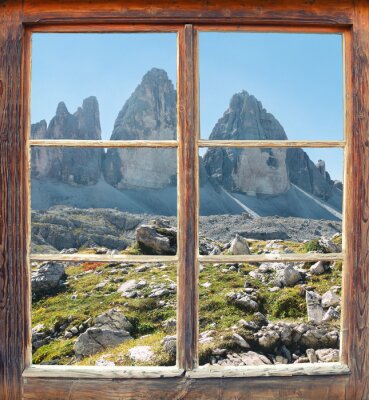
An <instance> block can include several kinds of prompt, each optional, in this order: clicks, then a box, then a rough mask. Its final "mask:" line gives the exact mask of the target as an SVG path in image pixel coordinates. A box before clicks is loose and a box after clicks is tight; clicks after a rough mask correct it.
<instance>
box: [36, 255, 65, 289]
mask: <svg viewBox="0 0 369 400" xmlns="http://www.w3.org/2000/svg"><path fill="white" fill-rule="evenodd" d="M64 277H65V268H64V264H63V263H59V262H54V261H48V262H46V263H43V264H42V265H41V266H40V267H39V268H38V269H37V270H36V271H34V272H32V278H31V283H32V295H33V296H34V297H39V296H42V295H48V294H51V293H53V292H55V291H56V290H57V289H59V288H60V287H61V284H62V282H63V280H64Z"/></svg>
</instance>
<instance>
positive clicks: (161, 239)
mask: <svg viewBox="0 0 369 400" xmlns="http://www.w3.org/2000/svg"><path fill="white" fill-rule="evenodd" d="M136 242H137V243H138V245H139V246H140V248H141V249H142V251H143V252H144V253H146V254H176V252H177V230H176V229H175V228H173V227H170V226H169V225H167V224H166V223H163V222H162V221H160V220H155V221H152V223H151V225H141V226H139V227H138V228H137V229H136Z"/></svg>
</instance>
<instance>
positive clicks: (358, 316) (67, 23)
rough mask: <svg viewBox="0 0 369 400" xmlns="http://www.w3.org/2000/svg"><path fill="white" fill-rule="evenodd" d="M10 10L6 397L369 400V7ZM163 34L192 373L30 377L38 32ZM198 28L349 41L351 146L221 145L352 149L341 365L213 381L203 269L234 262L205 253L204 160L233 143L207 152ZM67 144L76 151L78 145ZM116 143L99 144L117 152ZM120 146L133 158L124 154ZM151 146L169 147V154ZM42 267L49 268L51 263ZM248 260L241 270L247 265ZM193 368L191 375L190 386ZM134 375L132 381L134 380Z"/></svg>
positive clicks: (38, 373) (231, 4)
mask: <svg viewBox="0 0 369 400" xmlns="http://www.w3.org/2000/svg"><path fill="white" fill-rule="evenodd" d="M0 9H1V11H2V12H1V14H0V21H1V28H2V30H1V31H0V110H1V113H0V157H1V158H0V185H1V189H0V193H1V204H0V263H1V264H0V398H4V399H12V400H13V399H20V398H25V399H36V398H39V397H40V396H43V397H45V398H47V399H62V398H69V399H92V398H99V399H145V398H158V399H175V398H176V399H205V398H211V399H246V398H252V399H267V400H268V399H281V398H286V399H297V398H304V399H310V398H311V399H312V398H319V399H331V398H337V399H346V400H349V399H367V398H369V343H368V341H369V332H368V321H369V279H368V278H369V265H368V263H369V261H368V256H367V255H368V234H367V232H368V218H367V214H368V201H369V198H368V197H369V195H368V190H367V183H368V177H369V173H368V169H369V165H368V163H369V162H368V161H366V160H367V159H368V156H369V151H368V146H369V144H368V143H369V141H368V129H369V101H368V100H367V97H368V94H369V87H368V85H369V82H368V77H369V75H368V74H369V34H368V33H369V32H368V31H369V3H368V2H367V1H365V0H342V1H338V0H337V1H335V0H316V1H312V2H310V1H309V2H306V1H304V0H281V1H273V0H265V1H263V2H260V1H256V0H244V1H243V2H242V3H240V2H235V1H232V0H228V1H227V0H215V1H214V2H205V1H200V2H199V1H194V0H183V1H181V2H179V3H178V2H174V1H170V0H159V1H158V2H155V5H150V3H148V2H145V1H140V0H128V1H126V2H125V3H124V4H122V3H121V2H120V1H119V0H110V1H102V0H98V1H95V2H90V1H87V0H80V1H78V2H73V1H71V0H69V1H52V0H51V1H42V0H36V1H30V0H23V1H21V0H5V1H3V2H2V3H1V4H0ZM155 24H156V27H157V28H158V29H163V30H167V31H173V29H174V30H177V31H178V36H179V54H180V57H179V60H180V63H179V68H178V71H179V76H178V81H179V86H178V89H179V94H178V96H179V97H178V109H179V137H178V142H177V141H175V142H176V143H173V142H171V143H168V142H165V143H164V142H163V143H161V144H159V146H160V147H178V154H179V158H178V160H179V162H178V164H179V181H180V184H179V185H178V186H179V191H180V192H179V210H180V211H179V220H178V224H179V249H178V255H177V258H176V257H174V258H173V259H172V261H175V260H176V259H178V262H179V274H178V291H179V298H178V300H179V301H178V303H179V304H178V307H179V308H178V325H179V328H178V369H177V370H176V371H173V370H170V371H168V372H167V373H165V372H164V371H162V372H163V373H164V374H165V376H166V378H165V379H158V378H155V379H153V378H154V377H157V376H158V373H157V370H153V371H151V370H146V373H141V375H140V376H141V378H144V377H146V378H145V379H144V380H142V379H140V380H139V381H138V380H137V379H136V378H137V374H136V372H134V371H132V370H131V369H129V368H127V369H126V371H125V372H124V371H117V372H116V373H115V372H114V371H104V372H103V373H101V374H100V373H99V374H97V373H96V371H94V370H90V371H88V370H85V371H81V373H79V374H78V373H76V372H74V371H73V372H71V371H70V370H63V368H59V369H58V368H54V369H48V368H46V369H44V370H42V368H41V370H40V369H39V370H37V369H32V368H27V367H29V366H30V288H29V286H30V279H29V268H28V260H29V255H28V247H29V246H28V244H29V234H28V229H29V212H28V208H27V204H28V177H27V175H28V143H29V142H28V131H27V130H28V125H29V124H28V114H29V113H28V102H29V96H28V94H29V60H30V47H29V42H30V32H31V31H54V32H55V31H60V32H65V31H86V32H92V31H95V32H96V31H124V29H126V30H128V31H132V30H134V29H135V28H136V29H137V30H138V31H144V30H149V31H150V30H152V27H153V26H154V25H155ZM191 24H192V25H191ZM196 24H201V27H202V26H203V25H204V24H206V25H207V26H206V29H207V30H211V29H213V30H222V29H229V26H230V25H233V29H246V30H247V29H248V30H261V31H263V30H275V31H278V30H279V31H284V32H286V31H289V32H296V31H306V32H313V31H314V32H315V31H319V32H326V33H327V32H342V33H343V34H344V37H345V49H344V50H345V71H346V75H345V83H346V99H345V100H346V115H345V116H346V129H345V131H346V137H345V139H344V140H343V141H339V142H333V143H325V142H324V143H322V142H301V141H298V142H289V143H288V142H283V143H286V144H282V143H281V142H279V143H264V142H254V143H251V142H247V143H245V142H243V143H239V144H237V143H231V142H227V143H222V144H221V145H222V146H224V145H225V146H235V145H237V146H250V147H252V146H253V147H256V146H257V147H261V146H264V147H266V146H268V147H273V146H276V145H278V147H282V146H283V147H285V146H292V147H344V148H345V160H346V162H345V165H346V168H345V182H346V183H348V184H349V191H347V192H346V193H345V197H344V201H345V207H344V208H345V210H346V212H345V216H346V218H345V221H344V227H345V229H344V231H345V240H344V244H345V246H344V252H343V255H340V254H335V255H329V256H330V257H332V258H331V259H340V257H342V256H343V257H344V266H345V267H344V293H343V315H344V318H343V319H342V338H341V341H342V354H341V364H335V365H330V366H327V365H322V366H313V367H311V366H308V367H302V368H301V367H300V368H301V369H300V370H299V369H297V368H291V367H286V368H280V369H279V370H278V369H271V368H269V369H266V370H257V369H250V368H246V369H245V368H244V369H242V370H239V371H236V370H235V369H230V370H226V371H225V372H219V371H213V372H209V371H207V372H205V373H204V371H202V370H199V369H196V366H197V361H196V358H197V307H198V304H197V297H198V293H197V290H198V288H197V274H198V271H197V262H198V261H199V260H201V262H206V261H209V262H217V261H221V260H222V257H215V258H214V257H212V258H211V257H209V258H207V257H206V256H202V257H198V249H197V236H198V233H197V230H198V227H197V220H198V207H197V205H198V182H197V179H198V177H197V176H198V174H197V171H198V165H197V163H198V160H197V154H198V148H199V147H200V146H201V147H202V146H204V147H205V146H206V147H209V145H214V146H217V145H219V143H208V142H206V143H205V142H204V141H200V140H198V139H199V138H198V120H197V117H198V113H197V104H198V98H197V96H198V90H197V37H196V28H199V26H196ZM124 26H126V27H127V28H124ZM163 26H165V28H163ZM160 27H161V28H160ZM223 27H224V28H223ZM132 28H133V29H132ZM184 110H185V111H186V112H184ZM65 142H66V143H65V144H63V145H65V146H68V145H71V143H67V141H65ZM35 144H37V143H34V145H35ZM39 144H40V143H39ZM86 144H87V143H86ZM106 144H107V143H98V144H97V145H99V146H100V147H103V146H104V147H109V146H106ZM45 145H52V143H48V144H47V143H45ZM81 145H84V144H83V143H81ZM88 145H91V146H93V145H94V143H90V144H88ZM111 145H112V146H119V147H120V146H122V143H111ZM125 145H127V146H132V144H131V143H129V144H128V143H126V144H124V143H123V146H125ZM137 145H138V146H142V145H143V146H147V147H158V146H157V145H158V144H157V143H147V144H145V143H137ZM181 183H182V184H181ZM184 210H186V212H183V211H184ZM290 256H291V255H288V257H290ZM37 257H38V258H37ZM291 257H294V255H292V256H291ZM35 258H37V259H42V255H40V256H35ZM246 258H247V257H242V258H234V259H232V260H230V259H227V260H230V261H231V262H232V261H247V260H246ZM285 258H286V259H287V257H285ZM151 259H152V258H151ZM279 259H282V258H279ZM293 259H294V260H296V258H293ZM298 259H300V258H298ZM86 261H87V260H86ZM91 261H97V260H91ZM104 261H107V260H105V259H104ZM134 261H135V262H141V261H140V260H137V259H134ZM146 261H147V260H145V262H146ZM253 261H256V259H255V260H253ZM257 261H261V260H259V259H258V260H257ZM346 365H347V367H346ZM292 367H293V366H292ZM25 368H26V372H25V373H24V376H23V377H22V374H23V371H24V369H25ZM193 368H195V369H193ZM274 368H275V367H274ZM182 369H183V370H186V373H185V375H183V374H182V372H181V371H182ZM348 371H349V372H350V373H349V374H347V372H348ZM105 372H106V373H105ZM332 374H333V375H334V376H335V379H334V380H332V376H330V375H332ZM160 375H161V373H159V376H160ZM210 376H212V377H213V378H210ZM123 377H124V381H122V379H120V378H123ZM223 377H227V379H223ZM91 378H93V380H91ZM97 378H98V379H97Z"/></svg>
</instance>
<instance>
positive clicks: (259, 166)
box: [204, 91, 290, 196]
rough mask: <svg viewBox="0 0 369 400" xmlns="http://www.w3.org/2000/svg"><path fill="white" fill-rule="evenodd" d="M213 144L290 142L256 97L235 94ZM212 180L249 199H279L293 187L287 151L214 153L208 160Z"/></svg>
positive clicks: (245, 93) (258, 150)
mask: <svg viewBox="0 0 369 400" xmlns="http://www.w3.org/2000/svg"><path fill="white" fill-rule="evenodd" d="M209 139H211V140H267V139H270V140H286V139H287V135H286V133H285V132H284V129H283V127H282V126H281V124H280V123H279V122H278V121H277V120H276V119H275V118H274V116H273V115H272V114H269V113H268V112H267V111H266V110H265V109H264V108H263V106H262V104H261V103H260V101H258V100H257V99H256V98H255V97H254V96H251V95H249V94H248V93H247V92H246V91H242V92H240V93H237V94H235V95H234V96H233V97H232V99H231V101H230V104H229V108H228V109H227V110H226V111H225V113H224V114H223V117H222V118H220V119H219V120H218V122H217V123H216V125H215V127H214V129H213V131H212V132H211V135H210V137H209ZM204 162H205V168H206V170H207V172H208V174H209V176H210V177H211V178H212V179H213V180H214V181H216V182H218V183H219V184H221V185H222V186H224V187H226V188H227V189H229V190H231V191H235V192H241V193H246V194H248V195H252V196H255V195H277V194H280V193H284V192H286V191H287V190H288V189H289V187H290V182H289V179H288V171H287V166H286V150H285V149H277V148H274V149H261V148H260V149H259V148H255V149H235V148H224V149H210V150H208V151H207V153H206V154H205V156H204Z"/></svg>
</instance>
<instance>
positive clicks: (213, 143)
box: [199, 140, 346, 148]
mask: <svg viewBox="0 0 369 400" xmlns="http://www.w3.org/2000/svg"><path fill="white" fill-rule="evenodd" d="M345 144H346V143H345V141H343V140H336V141H334V140H326V141H324V140H320V141H319V140H199V147H302V148H303V147H314V148H330V147H345Z"/></svg>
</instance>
